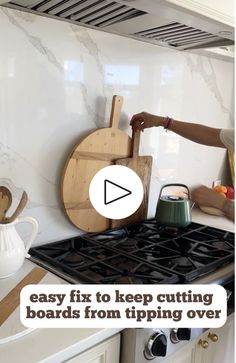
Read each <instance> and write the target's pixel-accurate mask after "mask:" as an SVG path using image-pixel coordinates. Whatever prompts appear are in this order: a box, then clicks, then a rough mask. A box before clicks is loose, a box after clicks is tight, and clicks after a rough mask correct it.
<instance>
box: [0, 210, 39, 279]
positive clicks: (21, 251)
mask: <svg viewBox="0 0 236 363" xmlns="http://www.w3.org/2000/svg"><path fill="white" fill-rule="evenodd" d="M19 223H30V224H31V225H32V227H33V230H32V233H31V236H30V239H29V241H28V242H27V243H26V244H24V242H23V241H22V239H21V238H20V236H19V234H18V233H17V231H16V229H15V226H16V225H17V224H19ZM37 233H38V222H37V221H36V220H35V219H34V218H31V217H19V218H17V219H16V220H15V221H14V222H12V223H7V224H0V278H4V277H8V276H10V275H12V274H14V273H15V272H17V271H18V270H19V269H20V268H21V266H22V265H23V263H24V258H25V257H29V255H28V251H29V248H30V246H31V244H32V242H33V241H34V239H35V237H36V235H37Z"/></svg>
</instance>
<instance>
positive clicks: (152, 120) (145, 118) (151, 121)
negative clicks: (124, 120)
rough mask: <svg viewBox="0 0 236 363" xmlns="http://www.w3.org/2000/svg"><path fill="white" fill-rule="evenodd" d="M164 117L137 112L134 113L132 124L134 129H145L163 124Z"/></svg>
mask: <svg viewBox="0 0 236 363" xmlns="http://www.w3.org/2000/svg"><path fill="white" fill-rule="evenodd" d="M163 120H164V118H163V117H160V116H155V115H152V114H150V113H147V112H141V113H137V114H136V115H133V117H132V119H131V121H130V125H131V126H132V129H133V130H134V131H143V129H146V128H149V127H154V126H162V123H163Z"/></svg>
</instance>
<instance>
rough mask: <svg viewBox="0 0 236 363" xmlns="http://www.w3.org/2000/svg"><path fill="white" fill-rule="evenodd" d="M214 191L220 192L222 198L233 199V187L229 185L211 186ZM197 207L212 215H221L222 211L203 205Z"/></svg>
mask: <svg viewBox="0 0 236 363" xmlns="http://www.w3.org/2000/svg"><path fill="white" fill-rule="evenodd" d="M212 189H213V190H214V191H215V192H216V193H219V194H221V195H222V196H223V197H224V198H228V199H231V200H234V189H233V188H232V187H230V186H225V185H217V186H215V187H213V188H212ZM199 208H200V209H201V210H202V211H203V212H204V213H207V214H212V215H214V216H223V215H224V214H223V212H222V211H221V210H219V209H217V208H213V207H205V206H199Z"/></svg>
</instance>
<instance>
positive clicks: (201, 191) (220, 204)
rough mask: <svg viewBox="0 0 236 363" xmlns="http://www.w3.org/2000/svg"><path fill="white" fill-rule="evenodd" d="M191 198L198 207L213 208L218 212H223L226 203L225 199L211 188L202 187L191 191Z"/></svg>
mask: <svg viewBox="0 0 236 363" xmlns="http://www.w3.org/2000/svg"><path fill="white" fill-rule="evenodd" d="M191 198H192V200H193V201H194V202H195V203H196V204H198V205H200V206H205V207H213V208H217V209H220V210H223V208H224V204H225V202H226V198H225V197H224V196H223V195H221V194H219V193H217V192H215V191H214V190H212V189H211V188H207V187H206V186H204V185H201V186H198V187H197V188H195V189H193V190H192V191H191Z"/></svg>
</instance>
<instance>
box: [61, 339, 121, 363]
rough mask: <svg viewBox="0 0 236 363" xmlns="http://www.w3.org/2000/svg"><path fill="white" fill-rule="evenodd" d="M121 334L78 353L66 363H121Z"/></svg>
mask: <svg viewBox="0 0 236 363" xmlns="http://www.w3.org/2000/svg"><path fill="white" fill-rule="evenodd" d="M119 360H120V334H117V335H115V336H114V337H112V338H110V339H108V340H106V341H105V342H103V343H100V344H98V345H96V346H95V347H93V348H91V349H88V350H86V351H85V352H84V353H81V354H78V355H77V356H76V357H74V358H72V359H69V360H67V361H66V363H111V362H112V363H119Z"/></svg>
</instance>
